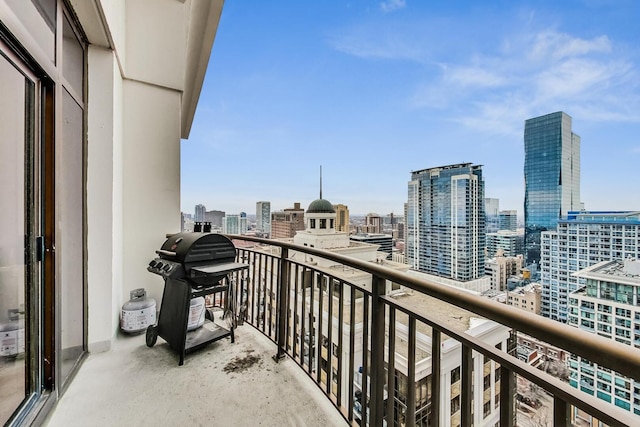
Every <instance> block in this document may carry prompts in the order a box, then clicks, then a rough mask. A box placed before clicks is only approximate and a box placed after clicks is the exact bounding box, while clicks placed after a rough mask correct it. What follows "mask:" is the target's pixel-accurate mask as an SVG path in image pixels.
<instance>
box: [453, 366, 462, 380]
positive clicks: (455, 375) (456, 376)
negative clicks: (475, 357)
mask: <svg viewBox="0 0 640 427" xmlns="http://www.w3.org/2000/svg"><path fill="white" fill-rule="evenodd" d="M458 381H460V367H459V366H458V367H457V368H455V369H453V370H452V371H451V384H455V383H457V382H458Z"/></svg>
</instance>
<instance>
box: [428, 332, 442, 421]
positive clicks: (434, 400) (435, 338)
mask: <svg viewBox="0 0 640 427" xmlns="http://www.w3.org/2000/svg"><path fill="white" fill-rule="evenodd" d="M441 335H442V334H440V331H439V330H437V329H436V328H432V330H431V419H430V423H431V425H432V426H437V425H438V423H440V401H441V400H442V399H440V397H441V396H440V379H441V377H440V368H441V366H442V364H441V358H440V351H441V348H440V347H441V343H442V336H441Z"/></svg>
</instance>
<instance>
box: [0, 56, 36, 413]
mask: <svg viewBox="0 0 640 427" xmlns="http://www.w3.org/2000/svg"><path fill="white" fill-rule="evenodd" d="M35 88H36V81H35V80H34V79H33V78H32V77H30V76H29V75H28V73H26V71H25V70H24V69H20V68H18V66H16V64H15V63H14V62H12V61H11V58H10V55H9V53H8V52H6V51H2V50H0V94H2V96H0V423H3V424H4V423H5V422H7V421H8V420H9V419H10V418H11V417H12V415H13V414H14V412H16V410H17V409H18V408H19V407H21V406H22V404H23V402H25V400H26V399H28V398H29V397H30V396H31V395H33V394H34V393H37V392H38V390H39V388H40V387H39V378H38V375H34V373H37V371H38V370H39V369H38V367H37V365H38V362H37V358H36V355H37V354H38V350H39V346H38V342H39V339H38V337H37V335H38V332H37V331H38V324H39V320H38V310H37V307H36V300H37V295H38V289H39V285H40V279H39V277H40V274H39V271H40V269H39V262H38V260H37V252H36V250H37V242H39V241H40V240H39V239H38V238H37V235H36V233H37V230H38V224H39V220H38V218H37V217H36V212H37V210H36V206H37V189H36V185H35V183H36V179H35V178H36V173H35V167H34V165H35V164H36V162H37V161H38V158H37V154H36V149H35V148H36V147H35V138H34V135H35V130H36V121H35V119H34V116H35V114H36V110H35V105H36V99H35V97H36V90H35Z"/></svg>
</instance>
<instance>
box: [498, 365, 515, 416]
mask: <svg viewBox="0 0 640 427" xmlns="http://www.w3.org/2000/svg"><path fill="white" fill-rule="evenodd" d="M515 391H516V374H515V373H514V372H513V371H511V369H509V368H507V367H506V366H503V365H500V427H511V426H514V425H516V412H515V402H514V400H515V397H516V396H515Z"/></svg>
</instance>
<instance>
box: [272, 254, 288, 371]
mask: <svg viewBox="0 0 640 427" xmlns="http://www.w3.org/2000/svg"><path fill="white" fill-rule="evenodd" d="M288 258H289V250H288V249H287V248H281V254H280V277H279V278H278V316H277V322H278V337H277V338H278V352H277V353H276V354H275V356H273V360H275V361H276V362H277V361H279V360H280V359H282V358H283V357H285V355H286V352H287V316H288V315H289V310H288V306H289V304H288V302H289V293H288V291H287V289H288V281H289V260H288Z"/></svg>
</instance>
